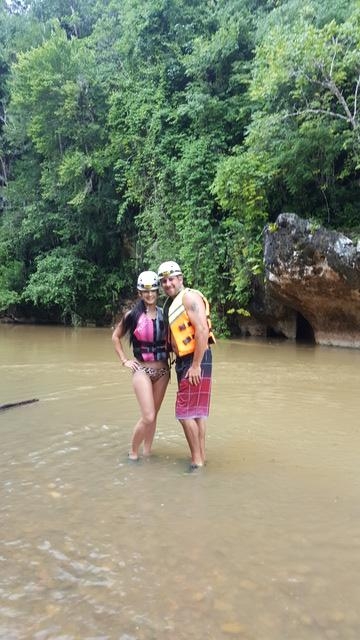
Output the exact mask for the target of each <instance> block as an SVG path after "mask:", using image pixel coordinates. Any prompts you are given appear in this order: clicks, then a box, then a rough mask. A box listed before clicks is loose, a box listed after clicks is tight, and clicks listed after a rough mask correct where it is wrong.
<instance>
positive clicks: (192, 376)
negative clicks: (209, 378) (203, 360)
mask: <svg viewBox="0 0 360 640" xmlns="http://www.w3.org/2000/svg"><path fill="white" fill-rule="evenodd" d="M185 378H189V383H190V384H193V385H197V384H199V383H200V381H201V367H200V365H198V366H194V365H192V366H191V367H189V369H188V371H187V373H186V375H185Z"/></svg>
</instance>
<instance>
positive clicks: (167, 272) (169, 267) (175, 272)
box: [158, 260, 182, 279]
mask: <svg viewBox="0 0 360 640" xmlns="http://www.w3.org/2000/svg"><path fill="white" fill-rule="evenodd" d="M181 275H182V273H181V269H180V267H179V265H178V263H177V262H174V261H173V260H169V261H168V262H163V263H162V264H161V265H160V267H159V268H158V276H159V278H160V279H161V278H166V277H169V276H181Z"/></svg>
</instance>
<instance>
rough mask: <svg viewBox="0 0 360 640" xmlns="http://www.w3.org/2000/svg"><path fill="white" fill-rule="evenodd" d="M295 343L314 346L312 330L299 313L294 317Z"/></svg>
mask: <svg viewBox="0 0 360 640" xmlns="http://www.w3.org/2000/svg"><path fill="white" fill-rule="evenodd" d="M296 341H297V342H307V343H310V344H315V337H314V331H313V328H312V326H311V324H310V322H308V320H306V318H304V316H302V315H301V313H297V316H296Z"/></svg>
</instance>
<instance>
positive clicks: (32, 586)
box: [0, 327, 360, 640]
mask: <svg viewBox="0 0 360 640" xmlns="http://www.w3.org/2000/svg"><path fill="white" fill-rule="evenodd" d="M0 347H1V353H2V359H1V363H0V372H1V381H2V384H1V399H0V402H9V401H13V400H16V399H25V398H28V397H39V398H40V401H39V403H37V404H35V405H30V406H28V407H19V408H18V409H12V410H9V411H7V412H3V413H2V414H0V428H1V436H2V445H1V466H0V479H1V487H2V495H1V503H0V532H1V541H2V548H1V552H0V566H1V573H0V576H1V577H0V638H1V639H4V640H5V639H6V640H13V639H14V640H15V639H16V640H21V639H23V638H24V639H27V638H34V639H36V640H47V639H51V640H53V639H55V638H58V639H61V640H64V639H66V640H70V639H71V640H72V639H74V640H78V639H79V638H81V639H83V638H84V639H85V638H86V639H89V640H90V639H94V638H96V639H105V638H106V639H111V640H112V639H121V640H134V639H136V640H165V639H169V638H171V639H173V638H176V639H179V640H182V639H184V640H185V638H186V639H189V638H194V639H195V638H196V639H197V638H207V639H214V640H222V639H223V638H241V639H254V640H265V639H266V640H282V639H284V640H285V639H286V640H287V639H289V638H291V639H296V640H297V639H304V640H305V639H306V640H319V638H339V639H341V640H344V639H345V638H346V640H351V639H352V638H354V639H355V638H356V640H357V638H358V636H359V631H360V617H359V614H358V602H359V595H360V594H359V590H360V588H359V584H358V579H357V575H358V573H359V566H358V564H359V553H358V551H359V547H360V514H359V507H358V505H359V494H360V485H359V477H358V451H359V440H360V436H359V430H358V417H357V414H358V401H357V389H358V370H359V360H360V353H359V352H357V351H350V350H341V349H324V348H323V349H322V348H316V347H308V346H306V345H301V346H297V345H291V344H288V343H283V342H282V343H276V342H274V341H267V342H258V343H256V342H253V341H250V340H249V341H238V342H237V341H229V342H223V343H220V344H218V345H217V346H216V348H215V350H214V361H215V364H214V395H213V405H212V413H211V418H210V420H209V433H208V458H209V462H208V465H207V467H206V468H205V469H204V470H202V471H199V472H196V473H195V474H189V473H188V472H187V462H188V449H187V445H186V443H185V440H184V438H183V435H182V433H181V430H180V428H179V426H178V425H177V423H176V421H175V419H174V417H173V403H174V396H175V390H176V385H175V379H174V377H173V381H172V383H171V385H170V388H169V392H168V395H167V397H166V400H165V403H164V405H163V408H162V411H161V414H160V417H159V428H158V432H157V436H156V441H155V450H154V451H155V455H154V456H153V458H151V459H150V460H149V461H145V460H142V461H140V462H139V463H135V464H134V463H128V462H127V459H126V453H127V448H128V443H129V439H130V433H131V429H132V426H133V424H134V422H135V419H136V416H137V408H136V406H135V404H134V399H133V394H132V390H131V386H130V379H129V377H128V375H127V374H126V372H125V371H124V370H123V369H122V368H121V367H120V366H119V364H118V362H117V361H116V359H115V356H114V355H113V352H112V345H111V342H110V332H109V331H106V330H102V329H94V330H92V329H84V330H80V331H79V330H77V331H75V330H71V329H62V328H57V327H50V328H44V327H41V328H40V327H0Z"/></svg>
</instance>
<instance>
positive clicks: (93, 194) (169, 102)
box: [0, 0, 360, 332]
mask: <svg viewBox="0 0 360 640" xmlns="http://www.w3.org/2000/svg"><path fill="white" fill-rule="evenodd" d="M359 87H360V9H359V6H358V2H357V1H355V0H354V2H351V1H349V0H342V1H340V0H336V1H335V0H327V1H326V2H325V0H309V2H306V3H305V4H303V5H301V8H299V3H298V2H297V1H295V0H284V1H280V2H275V1H272V0H223V2H221V3H220V2H217V1H216V0H105V1H104V0H101V1H100V0H98V2H92V3H90V2H89V0H71V1H70V0H16V1H15V0H7V1H6V2H5V0H0V188H1V192H0V313H9V314H14V315H18V314H22V315H31V316H33V317H35V318H38V319H42V320H44V319H45V320H48V321H58V322H59V321H62V322H68V323H72V324H78V323H83V322H86V321H92V322H96V323H106V322H110V321H111V320H112V318H113V317H114V314H115V313H116V312H117V309H118V308H119V305H121V303H122V302H123V301H124V300H126V299H127V298H128V297H132V296H133V295H134V284H135V282H136V276H137V273H138V272H139V271H141V270H145V269H156V267H157V265H158V264H160V262H162V261H164V260H169V259H175V260H177V261H178V262H179V263H180V264H181V265H182V267H183V270H184V274H185V278H186V282H187V284H189V285H190V286H195V287H196V286H198V287H200V288H201V289H202V290H203V291H204V293H205V294H206V295H207V296H208V297H209V299H210V301H211V302H212V306H213V309H214V310H215V315H216V318H217V320H216V323H217V327H218V329H220V330H221V331H224V332H226V331H227V327H228V319H229V312H231V311H233V310H234V309H242V308H243V307H246V304H247V302H248V300H249V296H250V295H251V283H252V279H253V278H254V277H259V275H261V271H262V230H263V227H264V224H265V223H266V222H269V221H270V222H273V221H274V220H275V219H276V217H277V215H278V214H279V213H281V212H283V211H293V212H295V213H297V214H299V215H301V216H302V217H305V218H311V219H313V220H315V221H317V222H318V223H319V224H324V225H326V226H329V227H333V228H342V229H347V230H348V231H349V232H350V233H354V234H356V233H358V230H359V226H360V225H359V213H358V200H359V198H358V195H359V187H358V184H359V152H360V136H359Z"/></svg>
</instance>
